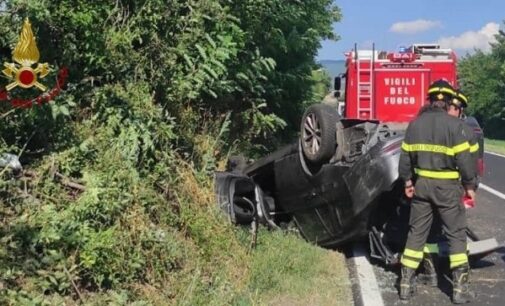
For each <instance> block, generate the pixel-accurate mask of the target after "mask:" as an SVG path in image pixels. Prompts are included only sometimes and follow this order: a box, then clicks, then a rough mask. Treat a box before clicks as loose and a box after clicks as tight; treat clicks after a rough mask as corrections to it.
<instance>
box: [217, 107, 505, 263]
mask: <svg viewBox="0 0 505 306" xmlns="http://www.w3.org/2000/svg"><path fill="white" fill-rule="evenodd" d="M472 123H473V121H472ZM404 129H405V125H403V126H395V125H388V124H386V123H380V122H379V121H374V120H355V119H342V118H340V116H339V115H338V113H337V111H336V110H335V109H334V108H332V107H330V106H328V105H324V104H316V105H312V106H311V107H309V108H308V109H307V111H306V112H305V114H304V116H303V118H302V124H301V133H300V137H299V139H298V140H297V141H296V142H294V143H292V144H291V145H288V146H286V147H284V148H281V149H280V150H278V151H276V152H274V153H272V154H270V155H268V156H266V157H264V158H262V159H259V160H257V161H255V162H253V163H247V161H246V160H245V159H243V158H242V159H241V158H232V159H230V162H229V169H228V171H226V172H218V173H216V184H215V186H216V194H217V197H218V203H219V205H220V207H221V209H222V210H223V211H225V212H226V213H227V214H228V216H229V217H230V220H231V222H233V223H235V224H242V225H246V224H251V223H253V222H260V223H263V224H265V225H267V226H269V227H277V226H279V225H280V224H283V223H290V222H292V223H294V224H295V225H296V227H297V228H298V230H299V232H300V234H301V235H302V236H303V237H304V238H305V239H306V240H308V241H310V242H313V243H315V244H318V245H320V246H322V247H326V248H335V247H339V246H342V245H345V244H347V243H349V242H353V241H357V240H364V239H367V240H368V242H369V245H370V252H371V253H370V255H371V256H372V257H374V258H377V259H379V260H380V261H382V262H383V263H385V264H387V265H390V264H396V263H397V262H398V259H399V256H398V254H399V253H400V252H401V251H402V250H403V247H404V244H405V241H406V236H407V232H408V219H409V202H408V200H407V199H406V198H405V197H404V196H403V188H402V185H401V184H400V183H399V182H398V162H399V156H400V150H401V143H402V140H403V136H404ZM468 236H469V241H470V243H469V252H470V256H473V257H474V258H475V257H482V256H485V255H486V254H489V253H490V252H492V251H493V250H495V249H497V248H498V247H499V245H498V243H497V242H496V240H495V239H494V238H492V239H486V240H478V238H477V237H475V235H474V234H473V232H472V231H471V230H468ZM439 245H440V250H441V253H442V254H441V255H444V252H446V251H447V247H446V243H445V242H444V240H443V236H441V239H440V241H439Z"/></svg>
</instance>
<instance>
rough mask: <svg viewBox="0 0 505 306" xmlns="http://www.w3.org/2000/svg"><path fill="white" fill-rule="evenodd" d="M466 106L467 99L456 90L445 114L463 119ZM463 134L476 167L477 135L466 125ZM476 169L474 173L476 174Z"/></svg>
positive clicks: (477, 156)
mask: <svg viewBox="0 0 505 306" xmlns="http://www.w3.org/2000/svg"><path fill="white" fill-rule="evenodd" d="M467 106H468V99H467V97H466V96H465V95H464V94H463V93H462V92H461V91H459V90H456V93H455V95H454V97H453V99H452V103H451V104H450V105H449V109H448V111H447V113H448V114H449V115H451V116H454V117H458V118H463V111H464V109H465V108H466V107H467ZM464 127H465V133H466V135H467V137H468V143H469V144H470V153H471V155H472V158H473V160H474V163H475V167H477V161H478V159H479V140H478V139H477V135H475V133H474V131H473V129H472V127H471V126H469V125H468V124H465V125H464ZM477 172H478V171H477V168H476V170H475V173H477Z"/></svg>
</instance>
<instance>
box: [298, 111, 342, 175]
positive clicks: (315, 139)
mask: <svg viewBox="0 0 505 306" xmlns="http://www.w3.org/2000/svg"><path fill="white" fill-rule="evenodd" d="M339 119H340V116H339V115H338V114H337V111H336V110H335V109H333V108H332V107H331V106H328V105H325V104H314V105H311V106H310V107H309V108H307V110H306V111H305V113H304V114H303V117H302V124H301V136H300V137H301V145H302V151H303V155H304V156H305V157H306V158H307V160H308V161H309V162H311V163H313V164H318V165H320V164H323V163H326V162H328V161H329V160H330V159H331V157H332V156H333V155H334V154H335V148H336V124H337V121H338V120H339Z"/></svg>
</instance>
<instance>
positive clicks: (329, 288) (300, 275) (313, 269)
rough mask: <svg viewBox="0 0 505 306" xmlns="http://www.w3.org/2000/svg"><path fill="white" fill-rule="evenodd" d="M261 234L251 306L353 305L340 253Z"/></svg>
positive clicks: (278, 235) (281, 234)
mask: <svg viewBox="0 0 505 306" xmlns="http://www.w3.org/2000/svg"><path fill="white" fill-rule="evenodd" d="M260 234H261V235H260V243H259V245H258V247H257V249H256V250H255V251H254V252H255V254H254V255H253V258H252V262H251V275H250V283H249V288H248V291H249V294H252V296H251V297H250V302H252V304H261V305H350V304H352V293H351V289H350V281H349V276H348V271H347V268H346V267H345V261H344V256H343V255H342V254H341V253H338V252H335V251H329V250H325V249H322V248H319V247H316V246H313V245H310V244H308V243H307V242H305V241H303V240H302V239H301V238H299V237H297V236H295V235H294V234H289V233H284V232H281V231H276V232H272V233H267V232H265V231H263V232H262V233H260ZM246 304H249V303H246Z"/></svg>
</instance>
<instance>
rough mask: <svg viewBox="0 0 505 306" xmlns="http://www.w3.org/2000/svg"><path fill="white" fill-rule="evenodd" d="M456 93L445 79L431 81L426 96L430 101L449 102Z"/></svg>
mask: <svg viewBox="0 0 505 306" xmlns="http://www.w3.org/2000/svg"><path fill="white" fill-rule="evenodd" d="M455 95H456V92H455V91H454V88H453V87H452V86H451V84H449V82H447V81H445V80H438V81H435V82H433V83H432V84H431V85H430V87H429V88H428V97H429V99H430V102H434V101H446V102H450V101H451V100H452V98H453V97H454V96H455Z"/></svg>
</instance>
